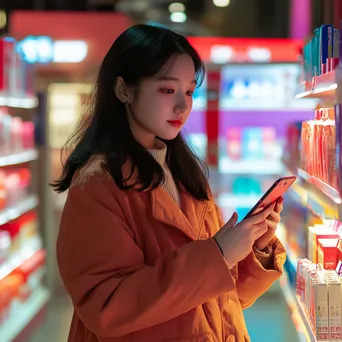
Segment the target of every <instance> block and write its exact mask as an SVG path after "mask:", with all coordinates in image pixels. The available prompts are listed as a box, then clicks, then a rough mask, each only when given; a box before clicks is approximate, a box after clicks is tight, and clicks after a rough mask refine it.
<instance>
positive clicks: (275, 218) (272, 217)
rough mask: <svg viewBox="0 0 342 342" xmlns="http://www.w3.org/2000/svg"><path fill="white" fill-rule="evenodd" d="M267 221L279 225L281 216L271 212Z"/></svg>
mask: <svg viewBox="0 0 342 342" xmlns="http://www.w3.org/2000/svg"><path fill="white" fill-rule="evenodd" d="M267 219H268V220H271V221H273V222H276V223H279V222H280V221H281V216H280V215H279V214H278V213H277V212H276V211H272V212H271V214H270V216H269V217H268V218H267Z"/></svg>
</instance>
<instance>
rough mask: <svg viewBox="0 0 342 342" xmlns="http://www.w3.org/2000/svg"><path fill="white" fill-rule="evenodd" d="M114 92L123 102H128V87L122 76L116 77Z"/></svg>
mask: <svg viewBox="0 0 342 342" xmlns="http://www.w3.org/2000/svg"><path fill="white" fill-rule="evenodd" d="M114 92H115V95H116V97H117V98H118V99H119V100H120V101H121V102H122V103H127V102H128V100H129V93H128V88H127V86H126V83H125V81H124V79H123V78H122V77H120V76H118V77H117V78H116V83H115V85H114Z"/></svg>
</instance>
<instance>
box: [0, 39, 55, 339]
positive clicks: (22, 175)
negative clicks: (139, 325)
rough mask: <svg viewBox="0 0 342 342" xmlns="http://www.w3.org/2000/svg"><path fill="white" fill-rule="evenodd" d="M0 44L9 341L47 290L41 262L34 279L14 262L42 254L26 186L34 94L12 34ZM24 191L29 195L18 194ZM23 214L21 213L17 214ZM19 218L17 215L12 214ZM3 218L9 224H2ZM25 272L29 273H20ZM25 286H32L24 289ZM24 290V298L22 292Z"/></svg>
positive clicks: (4, 313)
mask: <svg viewBox="0 0 342 342" xmlns="http://www.w3.org/2000/svg"><path fill="white" fill-rule="evenodd" d="M0 49H1V51H2V53H5V55H6V59H5V60H4V61H2V62H1V63H0V71H1V73H2V74H3V81H4V82H3V85H2V86H3V88H2V89H1V93H0V107H3V108H1V109H2V112H1V120H2V121H1V127H0V128H1V136H2V144H3V145H2V146H1V148H2V154H1V155H0V168H3V172H2V174H3V181H2V182H3V183H2V185H1V186H2V187H1V191H2V206H5V208H4V209H0V230H1V229H4V230H5V232H4V234H6V231H7V235H6V236H8V242H7V244H8V246H7V245H6V246H5V244H3V245H2V246H1V248H2V249H1V252H3V253H4V254H3V258H2V259H1V261H0V282H1V286H2V287H1V289H3V291H4V292H2V293H3V296H4V294H5V293H6V297H5V300H4V301H3V300H2V302H1V307H0V310H1V312H0V314H1V318H2V319H3V320H1V324H0V341H1V342H11V341H13V340H15V339H16V337H18V336H19V335H20V334H21V332H23V331H24V330H25V328H26V327H27V326H28V325H29V324H30V323H31V322H32V320H33V319H34V318H35V316H36V315H37V314H38V313H39V312H40V311H41V309H42V308H43V307H44V306H45V305H46V303H47V301H48V299H49V292H48V291H47V290H46V289H45V288H44V287H43V284H42V283H41V276H42V274H43V273H42V272H45V265H42V264H37V265H39V266H37V270H35V271H37V273H36V274H35V275H34V277H35V278H34V279H35V280H34V285H33V282H32V281H33V277H32V279H31V280H28V279H29V278H30V277H31V272H32V274H33V272H35V271H32V270H30V269H28V270H27V269H25V270H24V267H20V266H24V265H26V263H27V264H30V265H31V264H32V263H33V264H32V265H33V266H34V262H35V261H34V260H35V259H36V260H37V258H38V259H39V258H42V259H41V262H42V263H43V262H44V260H45V254H46V253H45V251H44V250H43V249H42V248H43V243H42V239H41V237H40V236H39V233H38V231H39V230H38V227H36V224H37V216H38V215H37V212H36V211H35V212H33V213H30V212H31V211H33V210H34V209H36V207H37V206H38V204H39V198H38V196H37V195H36V193H37V191H36V189H32V184H34V182H31V175H32V171H33V168H31V164H30V163H31V162H32V161H35V160H36V159H38V157H39V153H38V151H37V149H36V148H35V146H34V124H33V123H32V122H31V123H29V122H28V118H29V117H31V116H30V115H31V114H32V111H31V110H32V109H34V108H36V107H37V106H38V99H37V97H36V96H34V95H33V94H34V89H33V84H34V82H33V80H32V77H33V74H32V70H33V69H32V68H31V67H29V66H28V65H26V64H25V63H26V62H25V61H24V59H23V58H22V57H23V56H22V55H20V51H19V50H18V49H17V48H16V42H15V40H14V39H7V38H5V39H0ZM4 107H6V108H4ZM5 150H6V151H10V152H9V154H3V153H4V152H3V151H5ZM29 169H31V170H29ZM17 192H18V195H17V194H16V193H17ZM12 194H13V195H12ZM24 194H29V195H27V197H24V196H25V195H24ZM14 195H15V197H16V199H15V198H14ZM19 196H20V197H19ZM25 214H27V215H26V216H25V217H23V216H24V215H25ZM19 218H20V220H17V219H19ZM14 220H17V221H14ZM12 221H13V222H12ZM8 223H13V224H11V225H6V224H8ZM25 224H26V228H27V230H26V231H24V230H23V234H21V229H22V227H24V225H25ZM5 225H6V226H5ZM23 229H25V228H23ZM17 231H19V233H17ZM25 232H27V234H26V233H25ZM28 232H29V233H28ZM16 234H17V235H16ZM19 234H20V235H19ZM6 241H7V240H6ZM43 258H44V259H43ZM31 260H32V263H31ZM32 265H31V266H32ZM13 272H14V273H13ZM25 272H27V273H29V272H30V273H29V274H26V273H25ZM16 274H17V275H20V276H21V275H22V280H21V281H20V283H18V284H12V283H11V279H14V278H15V276H16ZM24 274H25V276H24ZM26 276H28V277H29V278H28V279H26ZM7 280H8V281H7ZM29 290H30V291H32V292H31V293H28V292H27V291H29ZM17 293H20V294H21V295H18V294H17ZM26 294H27V295H28V298H24V296H25V295H26ZM2 299H3V298H2Z"/></svg>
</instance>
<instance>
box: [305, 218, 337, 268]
mask: <svg viewBox="0 0 342 342" xmlns="http://www.w3.org/2000/svg"><path fill="white" fill-rule="evenodd" d="M338 238H339V235H338V234H337V233H336V232H334V231H333V230H332V229H330V228H329V227H327V226H326V225H324V224H316V225H314V226H312V227H309V229H308V259H309V260H311V261H312V262H313V263H317V262H318V240H319V239H338Z"/></svg>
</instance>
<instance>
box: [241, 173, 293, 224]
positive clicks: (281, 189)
mask: <svg viewBox="0 0 342 342" xmlns="http://www.w3.org/2000/svg"><path fill="white" fill-rule="evenodd" d="M296 179H297V177H296V176H288V177H282V178H279V179H278V180H277V181H275V182H274V183H273V185H272V186H271V187H270V188H269V189H268V190H267V192H266V193H265V194H264V195H263V196H262V197H261V198H260V200H259V201H258V203H257V204H256V205H255V206H254V207H253V208H252V209H251V210H250V211H249V213H248V214H247V215H246V217H245V219H246V218H248V217H251V216H252V215H253V214H254V213H255V211H256V210H257V209H259V208H267V207H268V206H269V205H270V204H272V203H275V202H276V201H277V200H278V198H279V197H281V196H283V195H284V194H285V192H286V191H287V190H288V189H289V188H290V187H291V185H292V184H293V183H294V182H295V181H296Z"/></svg>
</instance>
